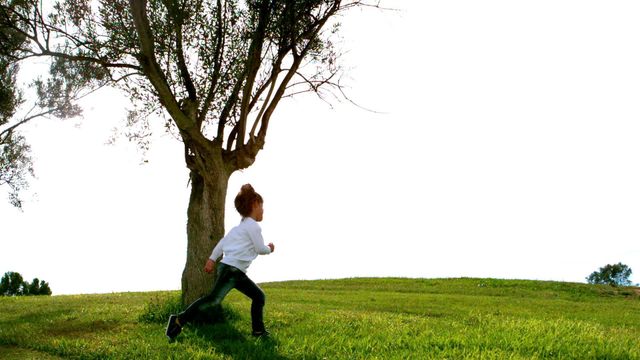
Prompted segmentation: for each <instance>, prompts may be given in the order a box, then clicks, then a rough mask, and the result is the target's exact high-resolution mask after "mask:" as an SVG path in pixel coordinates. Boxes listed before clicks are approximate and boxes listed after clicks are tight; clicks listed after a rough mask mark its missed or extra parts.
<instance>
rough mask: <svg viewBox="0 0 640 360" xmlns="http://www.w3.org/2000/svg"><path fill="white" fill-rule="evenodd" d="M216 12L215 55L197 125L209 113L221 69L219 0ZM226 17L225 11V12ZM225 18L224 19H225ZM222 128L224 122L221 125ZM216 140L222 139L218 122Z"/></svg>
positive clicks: (221, 31) (221, 23)
mask: <svg viewBox="0 0 640 360" xmlns="http://www.w3.org/2000/svg"><path fill="white" fill-rule="evenodd" d="M216 3H217V8H218V9H217V12H216V48H215V52H214V54H215V56H214V60H213V75H212V76H211V84H210V86H209V91H208V93H207V97H206V98H205V100H204V103H203V104H202V110H201V111H200V115H199V116H198V126H202V123H203V122H204V120H205V119H206V117H207V114H208V113H209V108H210V107H211V103H212V102H213V97H214V95H215V92H216V89H217V87H218V81H220V72H221V69H222V56H223V54H224V43H225V41H224V40H225V37H224V35H223V34H224V33H225V32H224V31H223V29H224V26H223V24H224V23H225V22H224V21H223V18H222V4H221V2H220V0H217V2H216ZM225 18H226V12H225ZM225 20H226V19H225ZM222 127H223V129H224V124H223V125H222ZM216 139H217V141H220V142H221V141H222V135H221V134H220V124H218V136H217V137H216Z"/></svg>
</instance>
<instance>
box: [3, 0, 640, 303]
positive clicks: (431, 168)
mask: <svg viewBox="0 0 640 360" xmlns="http://www.w3.org/2000/svg"><path fill="white" fill-rule="evenodd" d="M386 5H387V6H390V7H396V8H400V9H402V11H400V12H379V11H375V10H364V11H360V10H356V11H354V12H352V13H350V15H349V16H346V17H344V19H342V22H343V36H344V44H343V48H344V49H346V50H349V52H348V54H347V55H346V56H345V58H344V60H343V61H344V62H343V63H344V65H345V66H346V67H348V68H350V69H351V70H350V71H349V72H348V74H347V75H348V77H349V78H350V82H349V84H350V89H349V94H350V95H351V98H352V99H353V100H355V101H357V102H358V103H359V104H361V105H362V106H364V107H368V108H373V109H375V110H377V111H380V112H382V114H374V113H371V112H366V111H363V110H361V109H359V108H356V107H354V106H352V105H350V104H348V103H336V104H334V108H333V109H331V108H329V107H328V106H327V105H326V104H325V103H323V102H321V101H319V100H317V99H314V98H312V97H302V98H298V99H294V100H289V101H285V102H283V103H281V105H280V107H279V108H278V110H276V113H275V118H274V119H273V120H272V122H271V126H270V135H269V137H268V138H267V144H266V146H265V149H264V150H263V152H261V153H260V155H259V156H258V159H257V161H256V164H254V166H253V167H251V168H249V169H247V170H245V171H244V172H239V173H236V174H234V175H233V176H232V178H231V181H230V186H229V196H228V198H229V199H232V198H233V196H234V195H235V193H236V192H237V191H238V189H239V187H240V185H241V184H243V183H247V182H250V183H252V184H253V185H254V187H255V188H256V190H257V191H258V192H259V193H261V194H262V195H263V197H264V198H265V220H264V221H263V223H262V227H263V234H264V235H265V239H266V241H267V242H271V241H272V242H274V243H275V244H276V252H275V253H274V254H272V255H270V256H266V257H259V258H258V259H257V260H256V261H255V262H254V264H253V265H252V267H251V268H250V269H249V275H250V277H252V278H253V279H254V280H256V281H258V282H264V281H275V280H290V279H320V278H337V277H354V276H402V277H427V278H432V277H460V276H470V277H496V278H521V279H541V280H560V281H577V282H583V281H584V278H585V277H586V276H588V275H589V274H590V273H591V272H592V271H594V270H597V269H598V268H599V267H601V266H604V265H606V264H609V263H617V262H623V263H625V264H627V265H629V266H630V267H631V268H632V269H634V270H636V274H634V276H632V280H633V281H634V282H639V281H640V278H639V277H638V275H637V274H638V272H640V242H639V241H638V240H639V239H640V221H638V220H639V219H640V187H639V185H638V184H640V163H639V157H640V141H639V140H638V139H639V135H640V121H639V120H640V66H638V64H640V45H639V44H640V22H638V21H637V17H638V14H640V3H638V2H637V1H608V2H604V1H588V0H587V1H584V0H583V1H568V0H553V1H545V0H538V1H514V0H505V1H496V0H488V1H471V0H459V1H444V0H443V1H409V0H403V1H387V2H386ZM126 106H127V104H126V102H124V101H123V100H122V97H118V96H115V95H113V92H108V91H105V92H102V93H100V94H99V95H97V96H94V97H92V98H91V99H90V101H89V102H88V104H87V108H86V111H85V118H84V119H83V120H71V121H66V122H60V121H57V120H44V121H40V122H38V123H34V124H32V125H31V126H29V127H27V128H25V129H24V130H25V133H26V134H27V135H28V139H29V141H30V143H31V145H32V148H33V157H34V158H35V168H36V172H37V177H38V178H37V179H36V180H33V181H32V182H31V189H30V191H29V192H27V193H25V194H24V195H25V200H26V203H25V206H24V212H19V211H18V210H16V209H14V208H12V207H11V206H10V205H9V204H8V202H6V201H3V202H0V219H1V220H0V221H1V225H0V228H1V230H0V238H1V239H2V240H1V242H0V249H1V252H0V272H1V273H4V272H6V271H17V272H20V273H21V274H22V275H23V276H24V277H25V278H27V279H29V280H30V279H32V278H33V277H39V278H41V279H45V280H46V281H48V282H49V283H50V285H51V288H52V290H53V292H54V294H68V293H92V292H112V291H147V290H160V289H179V288H180V277H181V273H182V269H183V266H184V262H185V258H186V207H187V202H188V196H189V189H188V188H187V179H188V173H187V169H186V168H185V167H184V165H183V159H182V145H181V144H180V143H178V142H177V141H175V140H173V139H172V138H171V137H170V136H168V135H165V134H162V133H158V134H157V136H156V137H157V140H156V141H155V143H154V145H153V146H152V149H151V151H150V152H149V153H148V155H147V157H146V159H148V160H149V162H148V163H146V164H143V165H141V159H142V155H141V153H140V152H138V151H137V150H136V149H135V146H134V145H132V144H128V143H127V142H126V140H121V141H119V143H118V144H117V145H116V146H105V145H103V144H104V143H105V141H106V140H107V138H108V137H109V136H110V129H111V128H113V127H114V126H117V125H118V124H120V123H121V119H122V118H123V116H124V108H125V107H126ZM228 204H229V206H227V229H229V228H230V227H231V226H233V225H235V224H236V223H237V222H238V221H239V216H238V215H237V214H236V212H235V210H234V209H233V205H232V203H231V201H228Z"/></svg>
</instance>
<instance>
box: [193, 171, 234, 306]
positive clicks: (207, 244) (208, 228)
mask: <svg viewBox="0 0 640 360" xmlns="http://www.w3.org/2000/svg"><path fill="white" fill-rule="evenodd" d="M229 176H230V175H227V174H226V173H225V172H224V171H218V172H216V174H208V175H207V178H206V179H205V178H204V177H203V176H202V175H200V174H199V173H198V172H196V171H194V170H192V171H191V197H190V199H189V208H188V210H187V263H186V265H185V268H184V271H183V273H182V303H183V304H184V305H187V304H190V303H191V302H193V301H194V300H196V299H198V298H199V297H201V296H203V295H205V294H207V293H209V292H210V291H211V289H212V287H213V281H214V278H215V274H207V273H206V272H204V265H205V263H206V261H207V259H208V258H209V256H210V255H211V252H212V251H213V248H214V247H215V245H216V244H217V243H218V241H220V240H221V239H222V237H223V236H224V210H225V199H226V195H227V185H228V183H229Z"/></svg>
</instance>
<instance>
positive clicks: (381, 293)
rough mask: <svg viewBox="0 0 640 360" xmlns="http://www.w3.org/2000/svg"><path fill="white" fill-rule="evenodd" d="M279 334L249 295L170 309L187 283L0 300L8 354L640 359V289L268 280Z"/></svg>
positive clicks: (1, 348) (1, 334) (0, 333)
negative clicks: (221, 308) (206, 320)
mask: <svg viewBox="0 0 640 360" xmlns="http://www.w3.org/2000/svg"><path fill="white" fill-rule="evenodd" d="M261 286H262V287H263V289H264V290H265V292H266V294H267V307H266V308H265V320H266V324H267V327H268V328H269V329H270V331H271V332H272V337H271V339H270V340H255V339H253V338H252V337H251V336H250V330H251V329H250V317H249V306H250V303H249V301H248V300H247V299H245V298H244V297H243V296H242V295H241V294H239V293H238V292H235V291H234V292H232V293H231V294H230V295H229V297H228V298H227V299H226V304H227V306H226V309H227V310H226V311H227V321H226V322H225V323H223V324H217V325H206V326H200V327H187V328H185V330H184V331H183V334H181V335H180V337H179V338H178V340H177V341H176V342H174V343H171V344H170V343H168V341H167V339H166V338H165V337H164V326H165V314H166V313H167V312H170V311H171V310H170V308H171V307H172V306H175V304H176V303H177V299H178V297H179V293H178V292H175V291H174V292H151V293H118V294H105V295H77V296H75V295H74V296H54V297H23V298H0V358H17V359H20V358H27V359H58V358H74V359H261V358H262V359H318V360H319V359H640V294H639V292H640V290H638V289H637V288H621V289H616V288H611V287H608V286H591V285H586V284H574V283H561V282H540V281H523V280H495V279H469V278H463V279H428V280H427V279H395V278H383V279H344V280H323V281H292V282H282V283H268V284H262V285H261Z"/></svg>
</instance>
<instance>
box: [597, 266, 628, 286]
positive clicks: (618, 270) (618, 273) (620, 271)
mask: <svg viewBox="0 0 640 360" xmlns="http://www.w3.org/2000/svg"><path fill="white" fill-rule="evenodd" d="M631 273H632V271H631V268H629V267H628V266H627V265H625V264H623V263H617V264H615V265H611V264H609V265H606V266H604V267H601V268H600V270H598V271H594V272H592V273H591V275H589V276H588V277H587V281H588V282H589V284H603V285H611V286H630V285H631V280H629V277H631Z"/></svg>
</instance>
